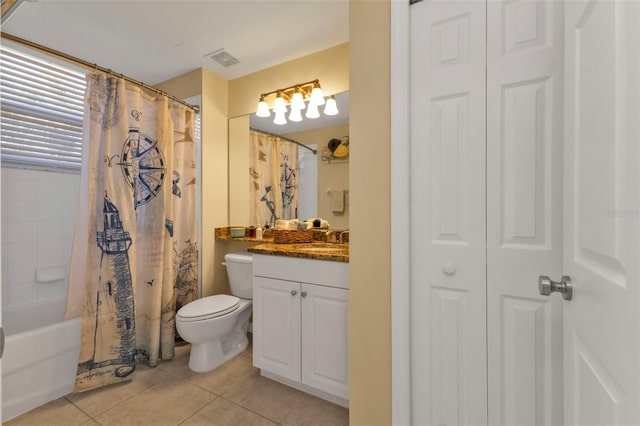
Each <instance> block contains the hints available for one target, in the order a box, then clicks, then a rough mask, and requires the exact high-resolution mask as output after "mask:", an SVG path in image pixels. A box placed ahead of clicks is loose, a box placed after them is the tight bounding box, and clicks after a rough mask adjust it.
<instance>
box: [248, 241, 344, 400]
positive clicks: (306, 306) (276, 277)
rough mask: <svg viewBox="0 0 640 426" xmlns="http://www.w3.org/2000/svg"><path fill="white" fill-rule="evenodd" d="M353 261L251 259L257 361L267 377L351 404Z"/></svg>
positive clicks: (275, 257) (255, 358) (262, 256)
mask: <svg viewBox="0 0 640 426" xmlns="http://www.w3.org/2000/svg"><path fill="white" fill-rule="evenodd" d="M348 321H349V264H348V263H347V262H344V261H330V260H318V259H313V258H299V257H288V256H282V255H270V254H259V253H256V252H254V260H253V365H254V366H255V367H258V368H260V369H261V374H262V375H263V376H265V377H268V378H271V379H273V380H276V381H279V382H281V383H284V384H287V385H289V386H292V387H294V388H297V389H299V390H302V391H304V392H307V393H310V394H313V395H316V396H318V397H321V398H324V399H326V400H328V401H331V402H334V403H337V404H339V405H342V406H344V407H348V404H349V382H348V378H349V369H348V358H349V323H348Z"/></svg>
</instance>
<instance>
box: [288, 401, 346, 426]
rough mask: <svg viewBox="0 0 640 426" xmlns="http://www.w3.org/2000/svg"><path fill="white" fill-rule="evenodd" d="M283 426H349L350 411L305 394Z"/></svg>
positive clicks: (290, 412) (292, 409)
mask: <svg viewBox="0 0 640 426" xmlns="http://www.w3.org/2000/svg"><path fill="white" fill-rule="evenodd" d="M281 424H282V426H289V425H291V426H294V425H296V426H303V425H304V426H340V425H348V424H349V410H348V409H346V408H344V407H341V406H339V405H336V404H333V403H331V402H328V401H325V400H324V399H320V398H316V397H315V396H313V395H308V394H304V395H303V396H302V397H301V398H300V399H299V400H298V402H297V403H296V405H294V406H293V407H292V408H291V410H290V411H289V414H288V415H287V417H286V418H285V419H284V420H283V421H282V423H281Z"/></svg>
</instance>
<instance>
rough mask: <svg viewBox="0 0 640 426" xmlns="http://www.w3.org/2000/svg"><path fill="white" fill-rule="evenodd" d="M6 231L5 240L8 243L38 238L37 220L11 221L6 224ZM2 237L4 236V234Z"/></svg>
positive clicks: (30, 240)
mask: <svg viewBox="0 0 640 426" xmlns="http://www.w3.org/2000/svg"><path fill="white" fill-rule="evenodd" d="M6 231H7V233H6V241H7V242H8V243H19V242H32V241H37V240H38V222H11V223H8V224H7V230H6ZM3 238H5V235H4V234H3Z"/></svg>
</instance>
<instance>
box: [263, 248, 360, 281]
mask: <svg viewBox="0 0 640 426" xmlns="http://www.w3.org/2000/svg"><path fill="white" fill-rule="evenodd" d="M253 275H254V276H259V277H269V278H277V279H281V280H287V281H296V282H305V283H310V284H319V285H324V286H328V287H337V288H344V289H348V288H349V264H348V263H347V262H335V261H330V260H317V259H301V258H296V257H286V256H272V255H265V254H254V255H253Z"/></svg>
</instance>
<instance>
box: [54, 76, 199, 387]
mask: <svg viewBox="0 0 640 426" xmlns="http://www.w3.org/2000/svg"><path fill="white" fill-rule="evenodd" d="M194 135H195V132H194V113H193V111H191V110H190V109H188V108H186V107H185V106H183V105H180V104H178V103H175V102H170V101H169V100H168V99H167V98H166V97H165V96H160V97H155V96H149V95H147V94H145V93H143V92H142V90H141V89H140V88H138V87H137V86H134V85H126V83H125V82H124V80H123V79H121V78H116V77H113V76H107V75H105V74H101V73H95V74H90V75H89V76H87V94H86V105H85V129H84V152H83V164H82V169H81V183H80V194H81V195H80V201H79V205H78V211H77V218H76V230H75V237H74V244H73V252H72V259H71V271H70V277H69V292H68V301H67V311H66V313H65V317H66V318H71V317H75V316H78V315H81V316H82V336H81V348H80V359H79V362H78V373H77V377H76V388H75V390H76V391H84V390H89V389H93V388H96V387H100V386H104V385H107V384H110V383H118V382H121V381H123V380H129V379H131V378H132V377H133V374H134V372H135V366H136V363H137V362H144V363H148V364H149V365H151V366H155V365H157V363H158V362H159V360H163V359H170V358H172V357H173V356H174V346H175V343H174V342H175V313H176V310H177V309H179V307H180V306H182V305H184V304H186V303H188V302H190V301H192V300H194V299H195V298H196V297H197V283H198V273H197V271H198V256H197V240H196V221H195V179H196V170H195V138H194Z"/></svg>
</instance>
